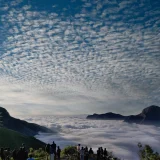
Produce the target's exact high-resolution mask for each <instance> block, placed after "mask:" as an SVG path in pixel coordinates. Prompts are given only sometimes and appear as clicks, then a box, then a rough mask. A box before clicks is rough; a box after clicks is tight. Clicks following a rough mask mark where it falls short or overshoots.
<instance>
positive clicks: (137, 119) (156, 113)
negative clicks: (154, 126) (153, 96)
mask: <svg viewBox="0 0 160 160" xmlns="http://www.w3.org/2000/svg"><path fill="white" fill-rule="evenodd" d="M87 119H94V120H124V121H125V122H129V123H153V122H154V123H157V122H160V107H158V106H155V105H152V106H150V107H147V108H145V109H143V110H142V112H141V113H140V114H138V115H130V116H123V115H120V114H115V113H111V112H109V113H105V114H93V115H88V116H87Z"/></svg>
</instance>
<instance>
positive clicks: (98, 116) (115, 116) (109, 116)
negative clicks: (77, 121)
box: [87, 112, 125, 120]
mask: <svg viewBox="0 0 160 160" xmlns="http://www.w3.org/2000/svg"><path fill="white" fill-rule="evenodd" d="M87 119H94V120H98V119H100V120H124V119H125V116H122V115H120V114H116V113H112V112H109V113H105V114H93V115H88V116H87Z"/></svg>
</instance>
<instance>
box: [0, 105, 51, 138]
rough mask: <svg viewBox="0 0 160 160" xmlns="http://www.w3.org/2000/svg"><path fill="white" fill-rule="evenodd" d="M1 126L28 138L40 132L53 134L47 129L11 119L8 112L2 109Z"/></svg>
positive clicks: (0, 111) (0, 108) (0, 114)
mask: <svg viewBox="0 0 160 160" xmlns="http://www.w3.org/2000/svg"><path fill="white" fill-rule="evenodd" d="M0 126H3V127H4V128H8V129H11V130H14V131H17V132H19V133H21V134H24V135H27V136H35V135H36V134H38V132H44V133H46V132H53V131H52V130H50V129H48V128H46V127H43V126H40V125H37V124H34V123H28V122H26V121H24V120H20V119H16V118H14V117H11V116H10V115H9V113H8V112H7V110H6V109H5V108H2V107H0Z"/></svg>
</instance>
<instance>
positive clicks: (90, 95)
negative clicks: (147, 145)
mask: <svg viewBox="0 0 160 160" xmlns="http://www.w3.org/2000/svg"><path fill="white" fill-rule="evenodd" d="M159 15H160V3H159V2H158V1H157V2H156V1H152V2H151V1H147V0H142V1H137V0H134V1H125V0H123V1H116V0H115V1H114V0H113V1H109V0H103V1H101V0H100V1H97V0H93V1H89V0H82V1H80V0H75V1H66V2H62V1H61V0H60V1H55V2H54V3H53V2H52V1H50V0H46V1H45V2H44V1H34V2H31V1H29V0H28V1H21V0H12V1H3V0H0V35H1V36H0V91H1V96H0V105H1V106H4V107H6V108H8V109H9V110H10V111H11V108H14V111H11V112H12V113H13V114H79V113H80V114H81V113H86V112H87V113H90V112H99V113H100V112H107V111H115V112H119V113H124V114H127V113H128V112H129V113H131V112H132V113H137V112H139V111H140V110H141V109H142V108H144V107H147V106H148V105H152V104H156V105H159V104H160V99H159V95H160V74H159V73H160V45H159V44H160V34H159V31H160V27H159V26H160V18H159V17H160V16H159ZM26 104H27V105H26ZM34 107H35V108H36V109H37V110H38V111H37V112H35V111H34V110H33V108H34ZM26 108H28V109H27V112H26V113H24V112H23V111H24V109H26Z"/></svg>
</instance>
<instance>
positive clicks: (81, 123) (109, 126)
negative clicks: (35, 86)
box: [19, 115, 160, 160]
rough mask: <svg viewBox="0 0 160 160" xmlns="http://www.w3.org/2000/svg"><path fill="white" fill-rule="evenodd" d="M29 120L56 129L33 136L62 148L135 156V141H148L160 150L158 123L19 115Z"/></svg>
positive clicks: (122, 157) (156, 149) (123, 157)
mask: <svg viewBox="0 0 160 160" xmlns="http://www.w3.org/2000/svg"><path fill="white" fill-rule="evenodd" d="M19 118H21V119H24V120H26V121H28V122H33V123H37V124H40V125H43V126H46V127H48V128H50V129H52V130H54V131H55V133H52V134H51V133H48V134H47V133H39V135H36V138H37V139H39V140H41V141H43V142H45V143H52V141H53V140H54V141H55V142H56V143H57V145H59V146H60V147H61V148H64V147H65V146H67V145H77V144H78V143H80V144H81V145H82V146H86V145H87V146H88V147H92V148H93V150H94V151H96V150H97V148H98V147H105V148H106V149H107V150H108V151H112V152H113V154H115V155H116V156H118V157H119V158H121V159H129V160H138V159H139V158H138V147H137V144H138V142H141V143H142V144H148V145H151V146H152V147H153V149H154V150H155V151H157V152H160V148H159V142H160V134H159V133H160V127H158V126H154V125H142V124H141V125H140V124H135V123H133V124H129V123H125V122H123V121H113V120H87V119H86V115H83V116H34V117H30V116H23V117H21V116H19Z"/></svg>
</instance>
